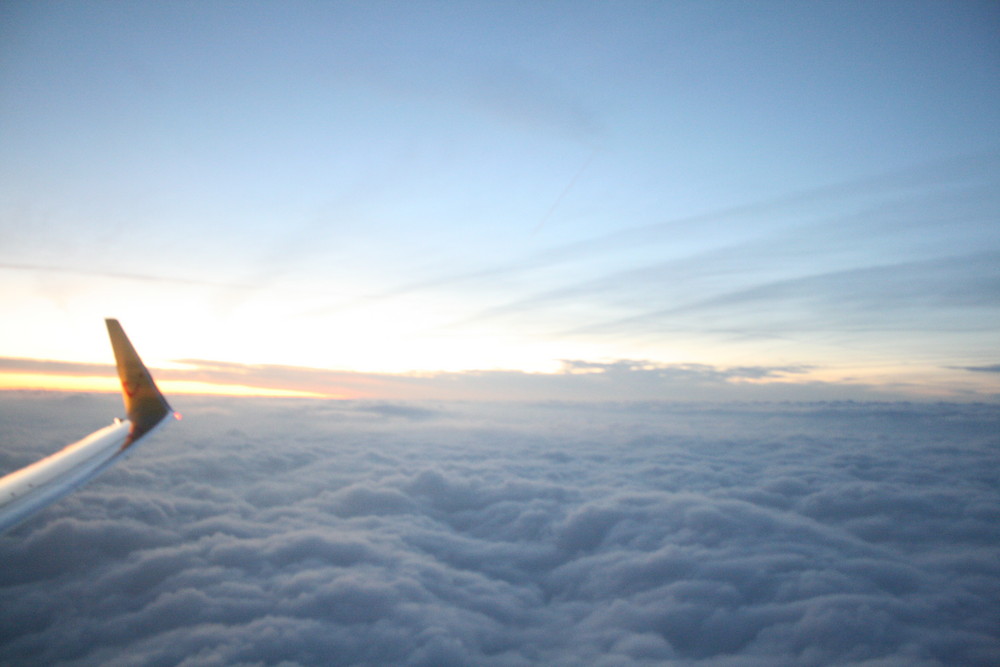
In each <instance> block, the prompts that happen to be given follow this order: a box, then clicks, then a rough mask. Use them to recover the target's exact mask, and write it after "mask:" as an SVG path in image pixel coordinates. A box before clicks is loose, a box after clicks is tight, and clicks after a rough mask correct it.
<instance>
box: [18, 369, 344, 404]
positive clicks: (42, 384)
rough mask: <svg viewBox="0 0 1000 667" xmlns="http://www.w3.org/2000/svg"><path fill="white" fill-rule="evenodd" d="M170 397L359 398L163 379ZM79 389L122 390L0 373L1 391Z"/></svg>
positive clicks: (95, 382) (108, 383) (69, 378)
mask: <svg viewBox="0 0 1000 667" xmlns="http://www.w3.org/2000/svg"><path fill="white" fill-rule="evenodd" d="M157 384H158V385H159V387H160V389H161V390H162V391H163V393H164V394H166V395H167V396H168V397H169V396H171V395H209V396H248V397H249V396H260V397H273V398H326V399H350V398H358V397H357V396H349V395H347V394H344V393H334V392H330V393H326V392H323V393H321V392H315V391H305V390H296V389H275V388H269V387H252V386H247V385H238V384H215V383H211V382H199V381H195V380H163V381H162V382H157ZM15 390H30V391H80V392H100V393H119V392H120V391H121V384H120V382H119V381H118V378H116V377H99V376H88V375H57V374H48V373H0V391H15Z"/></svg>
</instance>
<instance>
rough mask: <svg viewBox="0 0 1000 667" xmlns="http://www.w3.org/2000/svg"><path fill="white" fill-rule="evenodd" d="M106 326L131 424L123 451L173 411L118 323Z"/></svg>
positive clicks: (111, 320) (116, 321)
mask: <svg viewBox="0 0 1000 667" xmlns="http://www.w3.org/2000/svg"><path fill="white" fill-rule="evenodd" d="M105 323H106V324H107V325H108V335H109V336H110V337H111V347H112V348H113V349H114V351H115V363H116V364H117V365H118V377H119V379H121V381H122V400H124V402H125V414H126V415H127V416H128V420H129V421H130V422H131V423H132V428H131V430H130V432H129V437H128V439H127V440H126V441H125V444H124V445H122V449H125V448H126V447H128V446H130V445H131V444H132V443H133V442H135V441H136V440H138V439H139V438H141V437H142V436H143V435H145V434H146V433H148V432H149V431H151V430H152V429H153V427H155V426H156V425H157V424H159V423H160V422H161V421H163V418H164V417H166V416H167V415H169V414H170V413H171V412H172V410H171V409H170V404H168V403H167V399H165V398H164V397H163V394H161V393H160V390H159V389H158V388H157V386H156V383H155V382H153V376H152V375H150V374H149V371H148V370H146V366H145V365H144V364H143V363H142V359H140V358H139V355H138V353H136V351H135V348H134V347H132V343H131V342H129V339H128V336H126V335H125V331H124V330H123V329H122V326H121V324H119V323H118V320H115V319H107V320H105Z"/></svg>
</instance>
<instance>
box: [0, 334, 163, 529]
mask: <svg viewBox="0 0 1000 667" xmlns="http://www.w3.org/2000/svg"><path fill="white" fill-rule="evenodd" d="M105 322H106V324H107V326H108V335H109V336H110V337H111V347H112V348H113V349H114V353H115V363H116V365H117V366H118V377H119V379H121V383H122V399H123V400H124V402H125V414H126V418H125V419H123V420H121V419H116V420H115V422H114V423H113V424H111V425H110V426H105V427H104V428H102V429H100V430H98V431H95V432H94V433H91V434H90V435H88V436H87V437H85V438H83V439H82V440H80V441H78V442H75V443H73V444H71V445H68V446H67V447H65V448H64V449H62V450H61V451H59V452H56V453H55V454H52V455H51V456H48V457H46V458H44V459H42V460H41V461H37V462H35V463H32V464H31V465H29V466H27V467H25V468H21V469H20V470H17V471H15V472H12V473H10V474H9V475H7V476H6V477H4V478H2V479H0V533H2V532H4V531H6V530H8V529H9V528H12V527H14V526H15V525H17V524H18V523H20V522H21V521H23V520H24V519H27V518H28V517H29V516H31V515H32V514H34V513H35V512H37V511H39V510H41V509H43V508H45V507H46V506H48V505H50V504H52V503H54V502H55V501H57V500H59V499H60V498H62V497H63V496H65V495H67V494H69V493H70V492H72V491H73V490H75V489H77V488H79V487H80V486H83V485H84V484H86V483H87V482H88V481H90V480H91V479H93V478H94V477H96V476H97V475H98V474H100V473H101V472H102V471H104V470H105V469H106V468H108V467H109V466H111V465H112V464H113V463H115V462H117V461H118V460H119V459H121V458H124V456H125V454H126V453H127V452H128V450H129V448H130V447H131V446H132V445H133V444H135V443H136V441H138V440H139V439H140V438H142V437H144V436H146V435H148V434H149V433H151V432H152V431H153V430H154V429H156V428H157V427H159V426H161V425H163V424H164V423H166V422H167V420H166V417H167V416H168V415H171V414H173V411H172V410H171V409H170V405H169V404H168V403H167V400H166V399H165V398H164V397H163V394H161V393H160V390H159V389H158V388H157V387H156V383H155V382H153V377H152V376H151V375H150V374H149V371H148V370H147V369H146V366H145V365H144V364H143V363H142V360H141V359H140V358H139V355H138V354H137V353H136V351H135V348H134V347H132V343H131V342H129V339H128V337H127V336H126V335H125V332H124V331H123V330H122V327H121V325H120V324H119V323H118V320H114V319H109V320H106V321H105Z"/></svg>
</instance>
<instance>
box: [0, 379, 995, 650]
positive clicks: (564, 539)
mask: <svg viewBox="0 0 1000 667" xmlns="http://www.w3.org/2000/svg"><path fill="white" fill-rule="evenodd" d="M185 402H186V403H187V405H178V406H177V407H179V408H181V409H182V410H183V411H184V412H185V414H186V419H185V421H184V422H181V423H180V424H178V425H175V426H174V427H173V428H172V429H170V430H167V431H164V432H163V433H162V435H160V436H158V437H157V439H155V440H154V441H151V442H149V443H146V444H145V445H144V447H143V448H142V449H141V450H140V451H139V452H137V455H136V456H135V457H134V458H133V459H132V460H131V461H130V462H129V463H128V464H126V465H124V466H122V467H119V468H118V469H116V470H114V471H112V472H110V473H108V474H107V475H106V476H105V477H104V478H102V479H101V480H100V481H98V482H96V483H95V484H93V485H91V486H90V487H88V488H87V489H85V490H83V491H81V492H79V493H77V494H76V495H74V496H71V497H70V498H68V499H67V500H65V501H63V502H62V503H60V504H58V505H56V506H55V507H53V508H50V509H49V510H48V511H46V512H45V513H44V514H43V515H41V516H39V517H38V518H36V519H35V520H33V521H32V522H30V523H28V524H25V525H23V526H22V527H20V528H19V529H18V530H16V531H14V532H13V533H11V534H8V535H6V536H3V537H2V538H0V559H2V561H3V562H4V563H5V567H4V569H3V571H2V572H0V587H2V588H0V595H2V596H3V599H4V605H3V607H2V609H0V636H2V637H4V640H3V641H2V642H0V662H3V663H5V664H27V663H29V662H31V663H36V664H37V663H38V662H39V661H41V662H46V663H56V662H59V663H61V664H67V665H97V664H101V665H126V664H129V665H131V664H164V665H166V664H170V665H175V664H176V665H284V666H285V667H290V666H292V665H321V664H322V665H328V664H345V665H346V664H410V665H449V664H455V665H464V664H486V665H490V664H492V665H529V664H554V665H560V664H562V665H570V664H596V665H602V664H606V665H642V664H663V663H664V662H671V661H675V662H676V663H678V664H685V665H821V664H824V665H825V664H865V665H904V664H905V665H943V664H969V665H987V664H995V663H996V662H997V660H998V659H1000V634H998V632H997V628H998V627H1000V565H998V563H1000V559H998V558H997V556H998V549H997V546H996V545H997V544H998V543H1000V527H998V526H1000V489H998V485H997V478H996V473H995V465H994V464H995V460H996V454H997V451H996V447H997V442H996V436H995V433H996V432H997V430H998V428H997V427H998V426H1000V424H998V422H1000V415H998V413H997V411H996V408H995V407H993V406H984V405H975V404H973V405H961V406H956V405H946V404H940V405H910V404H862V403H834V404H821V403H815V404H764V405H736V404H733V405H697V404H687V405H671V404H656V403H650V404H624V403H622V404H601V405H587V406H583V405H575V404H571V403H558V404H556V403H553V404H527V403H524V404H519V405H497V404H481V403H424V404H412V403H411V404H393V403H385V402H381V403H373V402H321V401H301V400H263V399H250V400H248V399H186V400H185ZM105 404H106V407H109V408H110V407H113V402H112V401H111V397H97V398H95V397H85V396H84V397H77V398H66V397H58V396H56V397H53V396H45V395H31V394H17V393H8V394H6V395H5V401H4V402H3V404H2V405H0V411H2V412H0V415H2V416H3V419H0V424H2V425H3V426H2V429H3V431H2V435H3V436H4V439H5V440H6V441H8V442H9V443H11V446H12V447H13V448H20V450H21V451H20V452H18V453H16V454H13V455H12V456H14V457H15V458H18V457H25V456H27V457H28V458H30V456H29V454H31V455H41V454H43V453H44V452H45V450H47V449H48V450H51V449H52V444H51V442H49V439H48V438H46V437H44V436H42V437H39V435H38V433H39V430H38V429H37V428H35V429H32V428H28V426H30V425H31V423H32V420H36V426H37V425H39V424H43V423H44V422H45V421H48V420H51V419H52V415H53V414H61V415H67V416H66V417H65V419H66V420H67V424H68V426H70V427H73V426H76V427H80V428H81V431H85V428H84V425H85V424H86V423H87V419H88V415H92V413H93V412H94V411H95V410H96V409H98V408H100V407H105ZM67 406H68V409H66V408H67ZM61 408H62V410H61V411H60V409H61ZM17 415H20V417H18V416H17ZM8 417H10V418H8ZM43 420H44V421H43ZM60 428H62V427H60ZM59 432H60V433H61V430H60V431H59ZM28 450H32V451H28Z"/></svg>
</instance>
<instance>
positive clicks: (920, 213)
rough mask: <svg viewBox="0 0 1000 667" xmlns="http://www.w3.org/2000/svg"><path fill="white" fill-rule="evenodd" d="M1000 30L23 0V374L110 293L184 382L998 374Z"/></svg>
mask: <svg viewBox="0 0 1000 667" xmlns="http://www.w3.org/2000/svg"><path fill="white" fill-rule="evenodd" d="M998 28H1000V6H998V5H997V4H996V3H995V2H983V3H976V2H955V3H943V2H809V3H802V2H788V3H784V2H719V3H712V2H690V3H688V2H633V3H630V2H537V3H535V2H521V3H506V2H478V3H477V2H384V3H379V2H326V3H247V2H240V3H235V2H233V3H219V2H175V3H143V2H130V3H121V2H87V3H79V2H6V3H4V4H3V5H2V6H0V142H2V144H0V145H2V149H0V313H3V326H2V327H0V357H3V358H4V359H6V362H5V363H6V366H4V364H3V363H0V371H2V370H3V369H4V368H6V369H7V370H8V372H9V371H10V369H11V368H12V367H13V366H17V365H18V364H20V372H22V374H23V373H24V372H27V371H31V370H44V368H43V367H42V366H41V365H39V364H35V365H34V366H33V365H32V364H30V363H27V362H20V361H19V362H17V363H16V364H15V363H14V362H13V361H12V360H15V359H16V360H24V359H32V360H57V361H62V362H72V363H77V364H95V363H100V364H104V363H106V362H108V361H109V357H110V353H109V348H108V345H107V341H106V337H105V333H104V329H103V323H102V318H104V317H109V316H110V317H118V318H119V319H120V320H121V321H122V324H123V325H124V326H125V329H126V331H128V332H129V334H130V336H131V337H132V338H133V341H134V342H135V343H136V346H137V347H138V348H139V350H140V352H141V353H142V354H143V356H144V358H146V360H147V362H148V363H149V365H150V366H153V367H157V368H161V369H165V371H167V372H169V373H172V374H174V375H175V376H176V378H177V379H178V380H181V379H185V378H186V379H190V380H193V379H197V378H196V377H195V375H196V374H200V375H199V377H200V379H201V380H203V381H213V382H215V381H222V380H220V379H219V377H218V376H213V375H212V372H221V369H223V368H225V369H226V372H227V373H232V372H234V369H242V371H241V372H243V373H244V374H252V373H258V374H260V375H261V376H264V375H268V374H270V375H271V376H272V377H276V376H278V375H281V377H282V378H283V379H282V382H283V383H285V385H283V386H285V388H295V387H298V388H300V389H302V390H303V391H310V392H315V393H321V394H323V393H326V394H331V395H337V394H340V393H342V394H344V395H352V394H351V391H340V390H339V389H338V388H337V386H334V385H322V383H323V382H333V383H334V384H335V382H334V380H335V378H336V377H341V379H342V376H341V375H337V374H338V373H341V374H342V373H344V372H347V373H349V374H350V373H353V374H356V375H355V376H352V377H363V378H368V379H370V378H375V379H376V380H378V381H384V380H386V378H388V377H389V375H387V374H398V373H412V372H421V373H422V374H423V375H422V377H424V378H426V377H427V376H428V374H432V375H433V374H435V373H442V372H447V373H448V375H447V377H448V378H450V380H449V381H454V382H458V383H460V380H463V381H464V380H469V378H471V377H474V378H475V379H476V382H478V383H479V384H482V380H483V378H484V377H499V375H503V376H504V377H508V378H511V377H512V378H515V380H517V379H518V378H520V379H524V378H525V377H527V375H526V374H532V375H531V377H533V378H534V377H535V375H533V374H536V373H547V374H551V373H556V376H555V377H557V378H561V380H560V382H556V383H554V386H556V387H561V386H563V385H562V384H561V381H562V380H566V379H567V378H568V379H572V378H573V377H584V376H588V377H587V378H586V381H588V382H594V381H595V380H594V378H592V377H589V376H593V375H599V376H602V377H603V376H607V377H609V378H610V377H611V376H614V377H615V378H619V376H621V377H620V378H619V379H620V381H621V383H625V384H623V385H621V386H625V385H627V384H628V382H630V381H631V380H630V379H637V378H639V377H640V375H641V377H642V378H643V380H642V381H643V382H646V381H647V380H649V378H650V376H649V373H653V376H654V379H655V378H659V379H658V380H657V382H659V381H660V380H662V378H663V377H665V376H669V377H670V378H671V380H670V381H671V382H674V385H672V386H674V387H675V393H676V396H675V395H674V394H669V393H668V394H667V395H662V396H661V395H659V394H657V393H656V391H652V392H651V393H650V392H646V393H643V392H642V391H637V394H638V396H637V397H638V398H643V397H654V398H655V397H683V395H684V391H683V386H684V385H683V377H682V376H683V373H680V374H678V373H679V372H680V371H684V372H689V371H690V372H695V373H696V374H697V373H702V372H704V373H707V374H708V375H711V374H712V373H716V374H717V375H711V377H714V378H716V380H718V381H719V382H723V383H728V384H727V388H728V389H732V387H731V386H729V385H732V383H734V382H735V383H736V384H738V385H739V386H741V387H758V386H759V384H760V383H761V382H770V381H772V380H780V384H781V389H782V391H784V393H782V391H775V392H773V393H774V396H771V395H768V397H796V396H798V395H800V394H801V395H804V396H810V395H812V394H809V393H808V388H809V387H812V388H815V387H817V386H823V387H825V388H826V389H830V390H831V391H830V392H828V393H829V395H836V396H846V397H850V396H851V395H852V391H854V390H856V391H855V393H856V395H857V396H859V397H867V396H869V395H871V392H872V391H875V392H876V393H878V392H879V391H881V392H883V393H884V394H885V395H886V396H895V397H899V396H902V397H930V398H973V399H995V398H996V397H997V396H1000V373H998V372H997V371H998V370H1000V368H998V366H997V364H998V363H1000V350H998V345H997V341H998V340H1000V224H998V214H1000V169H998V167H1000V135H998V132H997V129H996V128H997V127H998V126H1000V86H998V85H997V82H998V81H1000V40H998V39H997V34H998ZM185 360H187V362H188V363H187V364H186V365H185V364H181V363H179V362H182V361H185ZM193 360H198V361H197V363H193ZM623 360H624V361H623ZM208 362H211V363H208ZM307 369H322V370H323V371H324V372H329V373H328V375H325V376H323V375H319V376H317V375H315V374H313V375H310V376H309V377H310V378H311V379H306V376H307V375H309V373H310V372H311V371H309V372H307ZM740 369H743V370H740ZM970 369H972V370H970ZM467 371H491V372H492V373H493V375H489V374H485V375H484V374H483V373H477V374H469V373H467ZM296 373H298V375H297V376H296V375H295V374H296ZM719 373H721V375H718V374H719ZM373 374H374V375H373ZM498 374H499V375H498ZM522 376H523V377H522ZM295 377H298V378H299V379H298V380H296V379H295ZM317 377H322V378H326V379H325V380H321V381H319V382H320V384H317ZM442 377H444V376H442ZM699 377H703V376H699ZM704 377H707V376H704ZM535 379H537V378H535ZM549 379H550V380H551V379H552V378H549ZM227 381H232V377H229V379H228V380H227ZM337 381H339V380H337ZM373 381H375V380H373ZM253 382H254V381H250V380H247V383H249V384H253ZM296 382H299V384H298V385H296ZM238 383H239V382H237V384H238ZM9 384H10V383H8V386H9ZM14 384H16V383H14ZM258 384H261V383H260V382H258ZM471 384H475V383H471ZM471 384H470V387H471ZM653 384H655V382H654V383H653ZM320 385H322V386H320ZM463 386H464V385H463ZM498 386H499V385H498ZM504 386H506V385H504ZM616 386H618V385H616ZM522 389H523V387H521V386H520V385H519V383H518V381H513V382H512V383H511V386H510V388H509V391H510V393H511V396H512V397H514V396H516V395H517V393H518V392H519V391H521V390H522ZM470 391H472V390H471V389H470ZM559 391H560V390H558V389H552V390H551V392H550V393H552V395H553V396H558V393H559ZM616 391H617V390H616ZM801 392H805V393H801ZM369 393H370V394H377V393H378V392H377V391H375V392H369ZM403 393H404V394H405V392H403ZM492 393H493V394H502V393H503V392H502V391H501V390H500V389H497V388H494V390H493V392H492ZM584 393H586V392H584ZM731 393H732V392H731ZM738 393H739V392H736V394H738ZM570 394H572V392H570ZM419 395H420V394H419V393H417V394H416V396H419ZM470 395H475V392H472V394H470ZM546 395H548V394H546ZM817 395H819V394H817ZM727 396H728V395H727ZM611 397H613V396H611Z"/></svg>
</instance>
